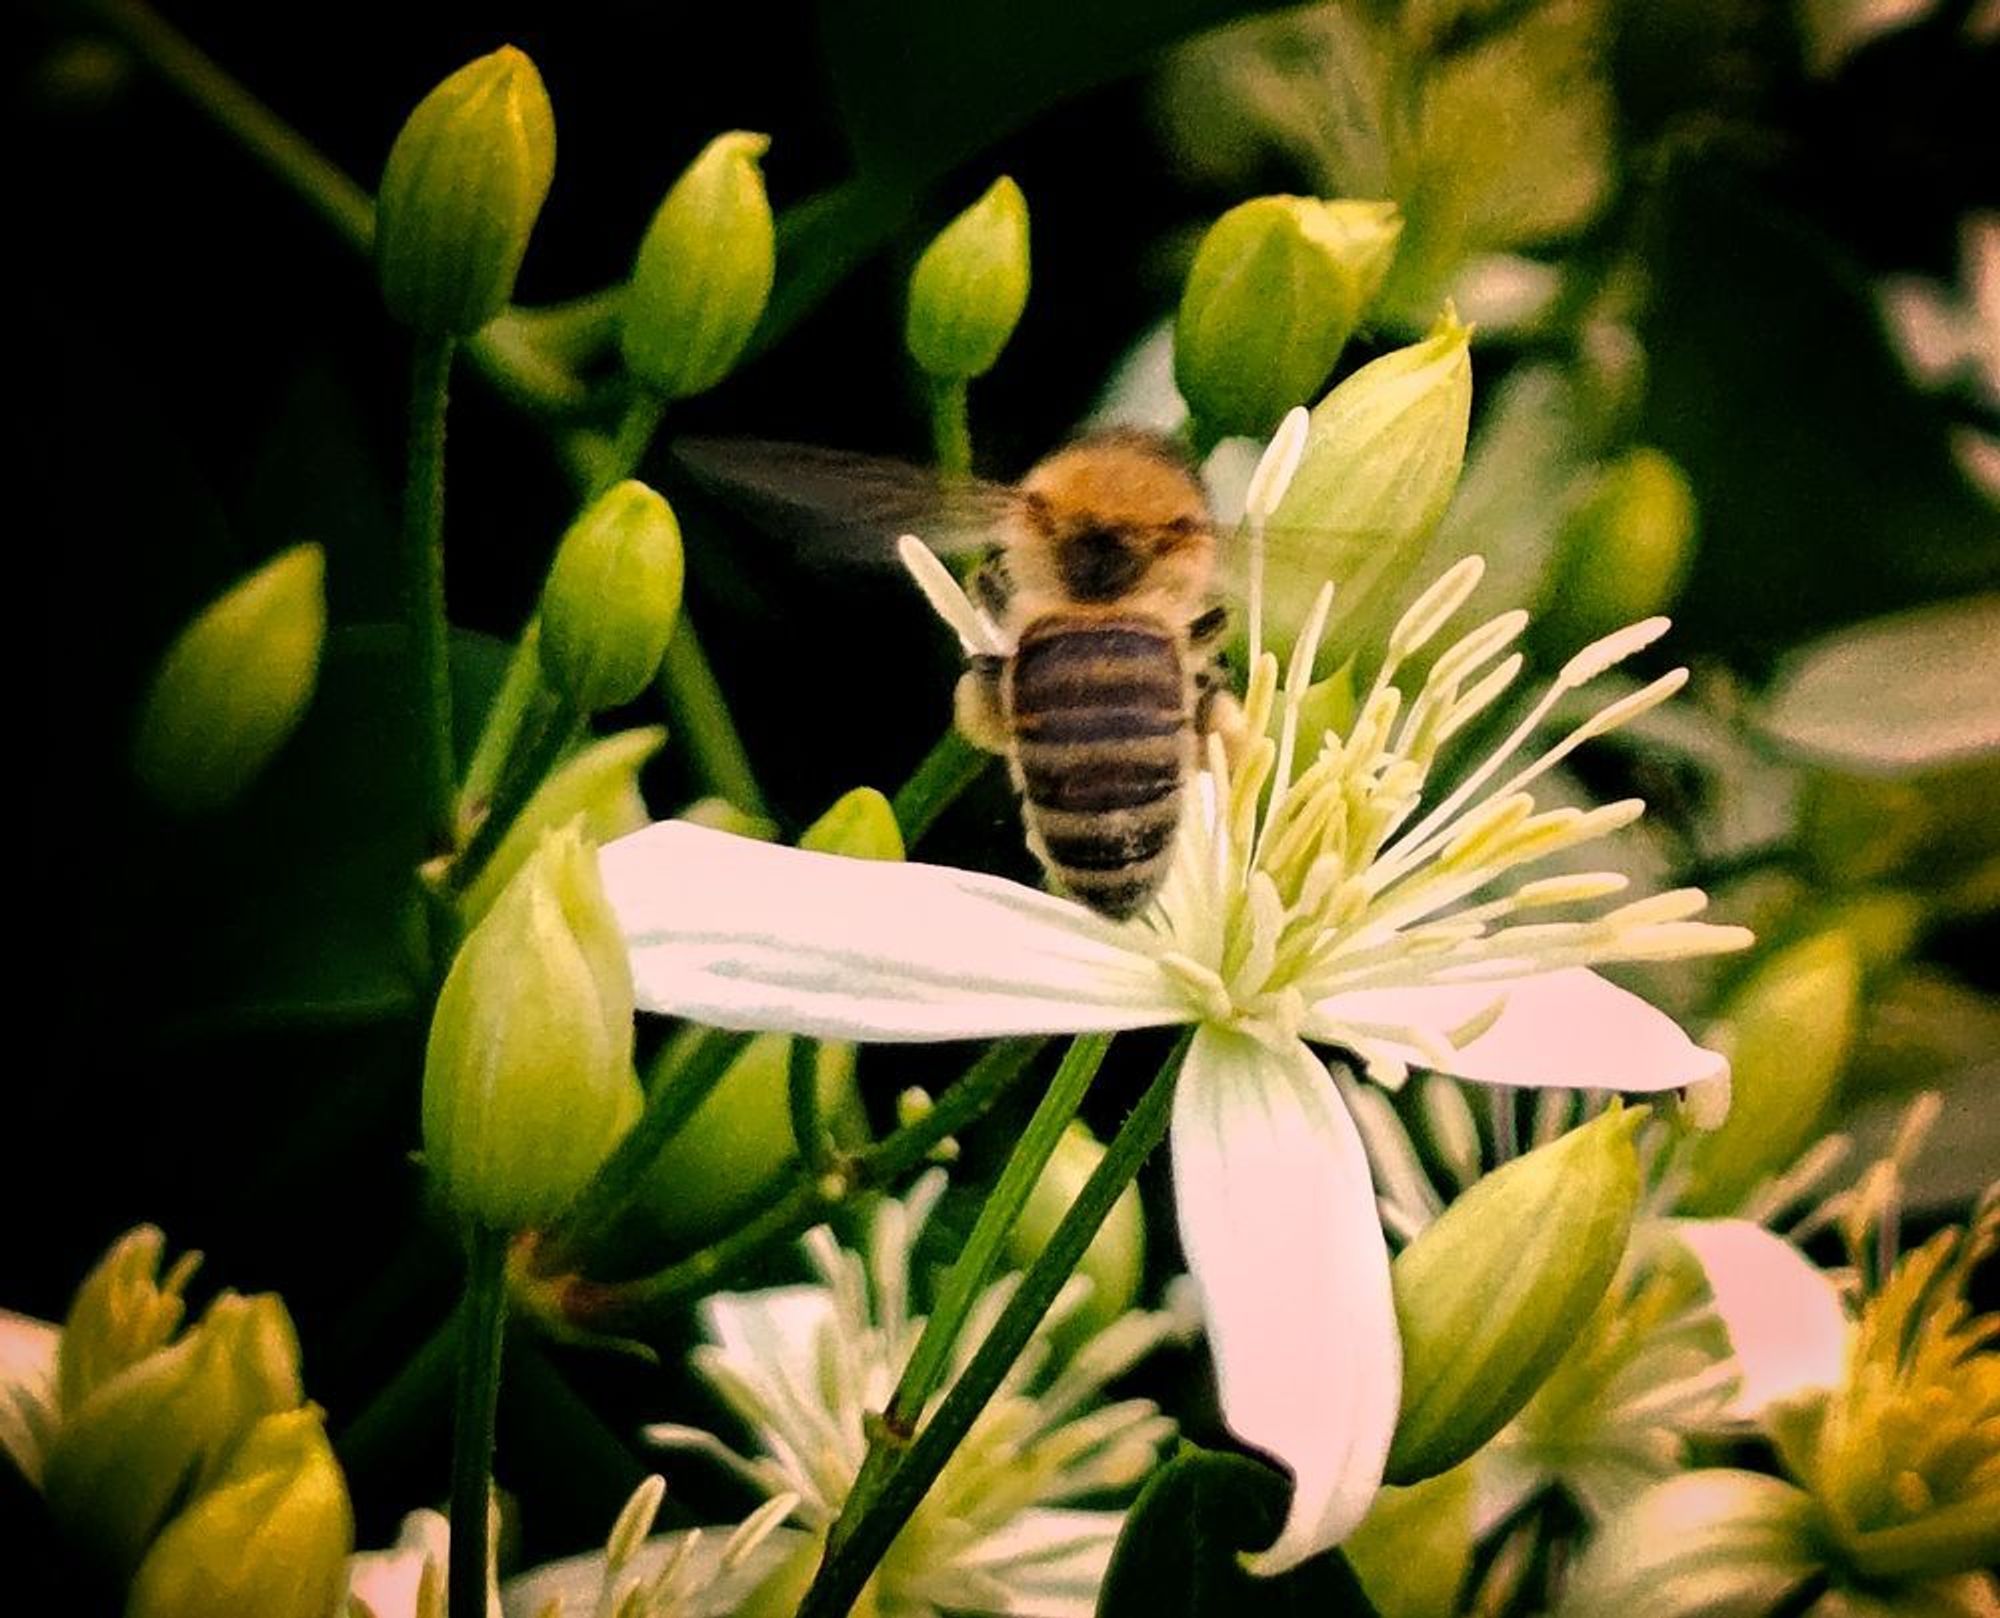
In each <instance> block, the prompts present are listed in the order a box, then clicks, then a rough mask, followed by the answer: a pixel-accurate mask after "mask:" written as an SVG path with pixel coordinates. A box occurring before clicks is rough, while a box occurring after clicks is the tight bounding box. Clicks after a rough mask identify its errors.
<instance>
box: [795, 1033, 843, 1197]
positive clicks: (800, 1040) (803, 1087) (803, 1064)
mask: <svg viewBox="0 0 2000 1618" xmlns="http://www.w3.org/2000/svg"><path fill="white" fill-rule="evenodd" d="M785 1104H786V1106H787V1107H788V1108H789V1109H790V1111H791V1115H792V1140H793V1141H794V1142H795V1143H796V1144H797V1146H798V1152H799V1163H800V1165H801V1166H802V1167H803V1168H804V1169H805V1171H806V1173H807V1175H809V1176H810V1177H812V1178H815V1179H817V1178H818V1177H819V1176H821V1175H823V1174H825V1173H826V1171H827V1169H828V1167H829V1166H830V1165H831V1163H832V1161H833V1143H832V1142H831V1141H829V1140H828V1139H827V1138H826V1125H825V1123H824V1122H823V1121H822V1120H821V1118H820V1115H819V1041H818V1040H816V1039H807V1038H806V1037H805V1035H803V1034H797V1035H794V1036H793V1038H792V1042H791V1045H790V1047H789V1049H788V1050H787V1051H786V1053H785Z"/></svg>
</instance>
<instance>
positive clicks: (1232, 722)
mask: <svg viewBox="0 0 2000 1618" xmlns="http://www.w3.org/2000/svg"><path fill="white" fill-rule="evenodd" d="M1194 728H1195V733H1196V734H1197V735H1200V736H1209V735H1216V736H1220V737H1221V738H1222V750H1223V753H1224V754H1225V755H1226V756H1227V757H1228V759H1229V761H1230V763H1231V764H1232V765H1234V764H1235V762H1236V761H1237V760H1238V759H1239V758H1241V757H1242V753H1243V746H1244V743H1245V742H1247V741H1248V740H1249V732H1248V731H1246V730H1245V729H1244V725H1243V705H1242V704H1241V703H1240V702H1238V701H1237V700H1236V693H1235V692H1233V691H1231V690H1230V689H1229V681H1228V675H1227V671H1226V670H1225V669H1224V668H1223V666H1222V663H1221V661H1220V659H1219V658H1211V659H1210V660H1209V661H1208V662H1207V663H1206V664H1205V665H1204V666H1203V667H1201V668H1199V669H1197V670H1196V671H1195V676H1194ZM1204 745H1206V744H1204Z"/></svg>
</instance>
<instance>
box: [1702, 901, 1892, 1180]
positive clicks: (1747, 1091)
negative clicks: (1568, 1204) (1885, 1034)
mask: <svg viewBox="0 0 2000 1618" xmlns="http://www.w3.org/2000/svg"><path fill="white" fill-rule="evenodd" d="M1860 1017H1861V957H1860V953H1859V951H1858V950H1856V948H1855V945H1854V940H1853V939H1852V938H1850V937H1849V936H1848V934H1847V933H1846V931H1845V930H1843V929H1840V928H1833V929H1830V930H1828V931H1826V932H1823V933H1816V934H1814V935H1813V936H1812V937H1810V938H1806V939H1802V940H1801V941H1800V942H1798V943H1796V944H1792V945H1790V946H1788V947H1787V948H1785V949H1782V950H1779V951H1778V952H1777V953H1776V954H1775V955H1773V956H1771V958H1770V959H1769V960H1767V961H1764V962H1763V963H1761V964H1760V965H1759V966H1758V967H1757V968H1756V970H1755V971H1753V972H1752V973H1751V974H1750V975H1749V977H1747V978H1746V979H1745V980H1744V981H1743V982H1742V984H1740V985H1739V986H1738V987H1737V989H1736V991H1735V993H1733V994H1732V995H1730V997H1729V1000H1728V1002H1727V1003H1726V1004H1725V1005H1724V1006H1723V1008H1722V1015H1721V1020H1720V1021H1719V1022H1718V1023H1717V1024H1716V1025H1715V1026H1714V1027H1712V1028H1711V1029H1710V1030H1709V1031H1708V1033H1707V1034H1706V1035H1705V1036H1704V1042H1705V1043H1706V1044H1708V1045H1709V1046H1710V1047H1712V1048H1714V1049H1716V1050H1719V1051H1721V1052H1722V1053H1723V1054H1724V1055H1725V1056H1727V1057H1728V1058H1729V1089H1730V1101H1729V1116H1728V1117H1727V1118H1726V1119H1724V1120H1723V1122H1722V1124H1721V1126H1720V1127H1719V1128H1717V1129H1716V1130H1714V1131H1713V1132H1711V1133H1709V1134H1706V1135H1702V1136H1699V1137H1697V1138H1696V1139H1695V1140H1694V1142H1693V1143H1692V1150H1691V1152H1690V1156H1689V1178H1688V1187H1687V1191H1686V1192H1685V1194H1684V1195H1683V1196H1682V1198H1681V1210H1682V1212H1684V1213H1694V1214H1725V1213H1733V1212H1735V1210H1736V1209H1737V1207H1738V1206H1739V1205H1740V1204H1741V1203H1742V1201H1743V1199H1744V1198H1745V1197H1746V1196H1748V1195H1749V1193H1750V1192H1751V1191H1753V1190H1754V1189H1755V1188H1756V1186H1757V1183H1758V1182H1759V1181H1760V1180H1762V1179H1763V1178H1764V1177H1765V1176H1766V1175H1768V1174H1773V1173H1776V1172H1778V1171H1779V1170H1781V1169H1784V1168H1786V1167H1789V1166H1790V1164H1791V1163H1792V1162H1793V1161H1794V1160H1795V1159H1796V1158H1797V1157H1798V1155H1799V1153H1800V1152H1802V1151H1804V1150H1805V1149H1806V1147H1807V1146H1808V1145H1810V1144H1811V1142H1812V1141H1813V1140H1814V1139H1816V1138H1817V1137H1818V1135H1819V1124H1820V1119H1821V1118H1822V1117H1823V1116H1824V1115H1825V1112H1826V1109H1827V1107H1828V1105H1829V1104H1830V1103H1831V1102H1832V1100H1833V1095H1834V1091H1835V1090H1836V1089H1837V1088H1838V1087H1839V1084H1840V1075H1841V1072H1842V1070H1843V1069H1845V1067H1846V1066H1847V1059H1848V1056H1849V1055H1850V1054H1851V1053H1852V1052H1853V1049H1854V1041H1855V1035H1856V1032H1857V1030H1858V1028H1859V1026H1860Z"/></svg>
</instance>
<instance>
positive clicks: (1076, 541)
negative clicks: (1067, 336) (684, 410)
mask: <svg viewBox="0 0 2000 1618" xmlns="http://www.w3.org/2000/svg"><path fill="white" fill-rule="evenodd" d="M680 454H681V458H682V459H683V460H684V461H685V462H687V463H688V464H689V465H691V466H692V467H693V468H694V469H695V470H696V471H697V472H698V473H699V474H701V475H702V476H704V477H705V478H706V479H707V480H708V481H710V482H712V483H716V484H719V485H721V486H723V487H724V488H725V489H726V490H732V491H734V492H735V493H736V494H737V495H738V496H746V495H747V496H748V497H749V502H750V503H751V504H752V505H753V506H755V507H761V508H763V512H764V515H765V516H767V517H768V518H770V519H771V520H773V521H775V522H776V523H778V524H780V525H783V524H785V522H786V520H787V516H788V515H789V517H790V518H791V519H792V521H793V522H794V524H796V522H798V521H800V520H804V521H807V522H814V523H817V524H818V526H819V527H820V528H821V529H822V531H826V530H827V529H828V527H829V519H831V526H832V527H833V528H834V529H838V530H848V531H851V530H852V529H853V528H854V527H855V526H856V525H859V526H860V527H861V528H862V529H863V530H871V531H872V532H873V533H874V534H876V535H878V536H880V537H881V539H882V540H884V541H886V540H887V539H888V538H891V537H893V536H894V534H895V533H897V532H898V531H899V530H901V529H904V528H911V529H914V530H916V531H917V532H918V533H920V534H922V535H923V536H924V538H925V540H926V541H927V542H928V543H930V544H932V545H933V547H934V548H943V549H957V548H963V547H964V545H965V543H966V542H967V540H968V539H973V540H975V541H976V542H977V543H978V544H979V545H980V547H981V548H982V549H983V550H984V551H985V556H984V559H983V560H982V561H981V563H980V564H979V566H978V568H977V569H976V571H975V572H974V573H973V574H972V577H971V581H970V583H971V594H972V597H973V599H974V600H975V601H976V602H977V603H978V604H979V606H980V607H981V608H982V609H983V610H984V611H985V612H986V613H987V615H988V616H989V617H991V618H992V619H993V621H994V622H995V624H997V625H998V626H999V627H1000V628H1001V630H1002V632H1003V639H1004V640H1005V642H1006V643H1007V644H1008V645H1009V646H1010V647H1011V650H1010V651H1008V652H1006V653H1005V654H1004V655H997V654H996V655H984V654H981V655H975V656H973V658H972V659H971V666H970V668H969V669H968V670H967V671H966V673H965V675H964V676H963V678H962V679H961V680H960V681H959V685H958V690H957V693H956V697H955V703H954V706H955V713H956V717H957V723H958V727H959V729H960V730H961V731H962V732H963V733H964V734H965V736H966V737H967V738H968V739H969V740H970V741H972V742H973V743H974V745H976V746H979V747H982V748H985V749H986V750H988V751H990V752H993V753H997V754H999V755H1000V756H1001V757H1002V758H1004V759H1005V760H1006V762H1007V767H1008V771H1009V773H1010V774H1011V776H1012V778H1013V781H1014V785H1015V788H1016V789H1017V790H1018V791H1019V793H1020V794H1021V803H1022V818H1023V821H1024V822H1025V827H1026V832H1027V842H1028V846H1029V848H1030V850H1031V851H1032V852H1033V853H1034V855H1035V856H1036V858H1037V859H1038V860H1039V861H1040V862H1041V864H1042V866H1043V868H1044V869H1045V870H1046V871H1047V873H1048V875H1049V877H1050V879H1051V881H1052V882H1053V884H1054V885H1055V886H1056V887H1058V888H1059V889H1061V890H1062V891H1064V892H1066V893H1068V894H1069V895H1070V896H1071V897H1073V898H1075V899H1077V900H1079V901H1080V902H1082V903H1083V904H1086V905H1088V906H1089V907H1090V908H1091V909H1093V910H1095V911H1097V912H1099V913H1100V914H1102V915H1105V916H1110V917H1113V918H1118V919H1122V918H1125V917H1128V916H1130V915H1132V914H1134V913H1135V912H1136V911H1138V910H1139V909H1140V908H1141V907H1142V906H1143V905H1145V903H1146V902H1147V901H1148V900H1149V899H1151V898H1152V897H1153V895H1154V894H1155V893H1157V892H1158V891H1159V887H1160V884H1161V882H1162V881H1163V880H1164V878H1165V876H1166V872H1167V866H1168V863H1169V860H1170V858H1171V855H1172V849H1173V841H1174V834H1175V832H1176V830H1177V829H1178V827H1179V824H1180V817H1181V809H1182V799H1183V796H1184V791H1185V786H1186V782H1187V779H1188V776H1189V774H1190V772H1191V771H1192V769H1193V768H1194V765H1195V763H1196V753H1197V748H1198V747H1199V746H1200V745H1201V743H1200V737H1201V736H1202V734H1203V733H1204V732H1205V731H1207V730H1208V729H1210V728H1215V727H1217V726H1218V725H1222V726H1225V727H1226V724H1227V716H1228V714H1229V713H1231V712H1233V705H1231V703H1230V701H1229V699H1228V697H1227V694H1226V692H1225V690H1224V687H1223V683H1222V680H1221V676H1220V663H1219V661H1218V652H1219V650H1220V645H1221V641H1222V638H1223V634H1224V631H1225V629H1226V627H1227V623H1228V615H1227V612H1226V610H1225V609H1224V608H1222V607H1220V606H1218V605H1216V604H1214V603H1213V602H1212V601H1211V599H1210V595H1211V589H1212V586H1213V581H1214V574H1215V556H1216V541H1215V531H1214V522H1213V519H1212V517H1211V515H1210V511H1209V504H1208V499H1207V496H1206V494H1205V492H1204V491H1203V489H1202V486H1201V483H1200V481H1199V479H1198V478H1197V477H1196V476H1195V474H1194V472H1193V471H1192V469H1191V468H1190V467H1189V466H1188V464H1187V462H1186V460H1185V459H1184V458H1183V457H1182V456H1181V455H1180V454H1179V452H1178V451H1177V450H1175V449H1174V447H1173V446H1172V445H1171V444H1170V443H1169V442H1168V441H1167V440H1165V439H1164V438H1160V437H1157V436H1155V435H1152V434H1148V433H1142V432H1137V431H1133V430H1127V429H1119V430H1114V431H1109V432H1102V433H1097V434H1094V435H1092V436H1089V437H1086V438H1083V439H1080V440H1078V441H1076V442H1075V443H1072V444H1070V445H1068V446H1067V447H1065V448H1063V449H1060V450H1057V451H1056V452H1055V453H1054V454H1052V455H1049V456H1047V457H1046V458H1045V459H1043V460H1042V461H1040V462H1038V463H1037V464H1036V465H1035V466H1034V467H1033V468H1032V469H1031V470H1030V471H1029V473H1028V474H1027V476H1026V477H1025V478H1023V479H1022V480H1021V482H1020V483H1019V484H1018V485H1014V486H1011V487H1009V486H1005V485H1000V484H990V483H984V482H981V481H979V480H976V479H952V480H945V479H940V478H938V477H936V476H935V475H933V474H929V473H926V472H922V471H920V470H919V469H917V468H914V467H906V466H902V465H900V464H898V463H894V462H879V461H874V460H872V459H869V458H865V457H858V456H846V455H842V454H840V453H839V452H835V451H826V450H817V449H808V448H805V447H803V446H781V445H761V446H750V445H735V444H722V443H718V442H707V443H696V444H691V445H690V444H684V445H682V446H680ZM844 542H845V541H844V540H843V543H844Z"/></svg>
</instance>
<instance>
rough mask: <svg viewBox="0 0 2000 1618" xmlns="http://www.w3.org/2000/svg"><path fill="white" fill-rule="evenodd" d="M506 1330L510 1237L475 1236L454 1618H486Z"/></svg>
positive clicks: (464, 1348) (470, 1254)
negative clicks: (496, 1415) (497, 1420)
mask: <svg viewBox="0 0 2000 1618" xmlns="http://www.w3.org/2000/svg"><path fill="white" fill-rule="evenodd" d="M506 1326H507V1236H506V1233H505V1232H503V1231H498V1230H492V1229H489V1228H487V1227H485V1226H482V1225H474V1226H473V1227H472V1228H471V1230H470V1232H469V1241H468V1244H467V1257H466V1274H465V1306H464V1308H463V1310H462V1311H461V1312H460V1315H459V1345H458V1347H459V1360H458V1395H457V1405H456V1413H455V1417H454V1420H453V1423H452V1444H451V1565H450V1571H449V1576H448V1578H447V1580H446V1583H447V1585H448V1586H449V1601H450V1606H449V1609H448V1610H449V1618H486V1567H487V1562H488V1559H489V1553H488V1530H489V1528H490V1522H489V1517H488V1513H489V1510H490V1502H491V1500H492V1497H493V1425H494V1412H495V1410H496V1409H497V1408H498V1405H499V1399H500V1356H501V1345H502V1343H503V1341H504V1338H505V1335H506Z"/></svg>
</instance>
